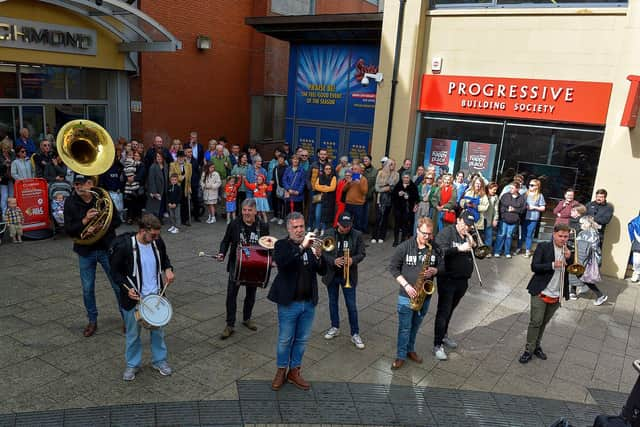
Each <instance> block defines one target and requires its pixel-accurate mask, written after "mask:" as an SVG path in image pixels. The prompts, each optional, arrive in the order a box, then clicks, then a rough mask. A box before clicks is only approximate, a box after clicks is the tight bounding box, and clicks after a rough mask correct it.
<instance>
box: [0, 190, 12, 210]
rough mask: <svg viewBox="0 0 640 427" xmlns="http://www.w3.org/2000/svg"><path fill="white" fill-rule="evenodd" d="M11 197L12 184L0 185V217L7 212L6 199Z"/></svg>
mask: <svg viewBox="0 0 640 427" xmlns="http://www.w3.org/2000/svg"><path fill="white" fill-rule="evenodd" d="M9 197H13V183H11V184H2V185H0V216H2V215H4V211H6V210H7V199H8V198H9Z"/></svg>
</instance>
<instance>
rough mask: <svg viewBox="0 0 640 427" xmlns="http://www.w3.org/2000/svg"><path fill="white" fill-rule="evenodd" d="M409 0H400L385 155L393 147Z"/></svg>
mask: <svg viewBox="0 0 640 427" xmlns="http://www.w3.org/2000/svg"><path fill="white" fill-rule="evenodd" d="M406 4H407V0H400V11H399V13H398V29H397V31H396V51H395V54H394V58H393V76H392V78H391V99H390V101H389V119H388V120H387V142H386V145H385V148H384V153H385V156H388V155H389V148H390V147H391V128H392V126H393V109H394V106H395V100H396V86H397V85H398V68H400V48H401V47H402V26H403V23H404V8H405V6H406Z"/></svg>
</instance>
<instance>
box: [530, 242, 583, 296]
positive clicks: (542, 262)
mask: <svg viewBox="0 0 640 427" xmlns="http://www.w3.org/2000/svg"><path fill="white" fill-rule="evenodd" d="M572 256H573V255H572ZM555 257H556V256H555V251H554V249H553V241H549V242H541V243H538V246H537V247H536V251H535V252H534V253H533V257H532V258H531V271H533V273H534V275H533V277H532V278H531V280H529V284H528V285H527V290H528V291H529V293H530V294H531V295H539V294H540V292H542V291H544V289H545V288H546V287H547V285H548V284H549V281H550V280H551V278H552V277H553V273H554V272H555V270H554V269H553V262H554V261H555ZM567 263H571V257H569V258H567ZM563 286H564V292H563V293H564V299H565V300H568V299H569V273H567V272H566V271H565V275H564V285H563Z"/></svg>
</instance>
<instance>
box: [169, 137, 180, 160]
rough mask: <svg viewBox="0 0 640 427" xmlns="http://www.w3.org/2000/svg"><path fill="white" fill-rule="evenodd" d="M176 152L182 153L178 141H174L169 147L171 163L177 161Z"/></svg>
mask: <svg viewBox="0 0 640 427" xmlns="http://www.w3.org/2000/svg"><path fill="white" fill-rule="evenodd" d="M178 151H182V142H181V141H180V140H179V139H174V140H173V141H171V146H170V147H169V154H171V159H172V160H171V161H172V162H176V161H178Z"/></svg>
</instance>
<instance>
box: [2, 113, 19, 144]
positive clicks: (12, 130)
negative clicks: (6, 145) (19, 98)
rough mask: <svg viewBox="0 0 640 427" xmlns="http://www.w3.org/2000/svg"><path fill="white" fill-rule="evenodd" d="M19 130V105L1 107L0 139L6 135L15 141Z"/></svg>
mask: <svg viewBox="0 0 640 427" xmlns="http://www.w3.org/2000/svg"><path fill="white" fill-rule="evenodd" d="M19 130H20V114H19V112H18V107H0V141H2V140H3V139H4V138H5V137H6V136H8V137H9V138H10V139H11V140H12V141H15V140H16V138H17V137H18V131H19Z"/></svg>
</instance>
